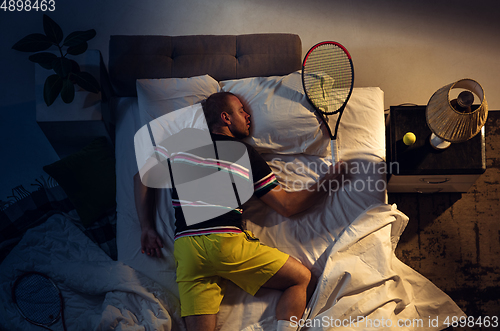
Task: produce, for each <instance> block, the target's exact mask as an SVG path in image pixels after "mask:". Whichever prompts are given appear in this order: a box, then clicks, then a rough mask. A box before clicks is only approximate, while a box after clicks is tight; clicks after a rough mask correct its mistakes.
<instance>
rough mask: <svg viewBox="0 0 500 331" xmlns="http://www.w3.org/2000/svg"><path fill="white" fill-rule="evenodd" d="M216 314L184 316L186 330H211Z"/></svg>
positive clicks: (213, 328) (213, 326)
mask: <svg viewBox="0 0 500 331" xmlns="http://www.w3.org/2000/svg"><path fill="white" fill-rule="evenodd" d="M216 317H217V315H215V314H210V315H192V316H186V317H184V320H185V321H186V327H187V330H188V331H213V330H215V322H216V319H217V318H216Z"/></svg>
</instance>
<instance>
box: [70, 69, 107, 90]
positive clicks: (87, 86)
mask: <svg viewBox="0 0 500 331" xmlns="http://www.w3.org/2000/svg"><path fill="white" fill-rule="evenodd" d="M71 76H72V77H74V79H75V81H76V83H77V84H78V86H80V87H81V88H82V89H84V90H85V91H89V92H92V93H99V91H100V90H101V87H100V86H99V82H98V81H97V79H95V78H94V76H92V75H91V74H89V73H88V72H85V71H81V72H78V73H73V74H72V75H71Z"/></svg>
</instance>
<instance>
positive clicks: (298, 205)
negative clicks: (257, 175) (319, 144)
mask: <svg viewBox="0 0 500 331" xmlns="http://www.w3.org/2000/svg"><path fill="white" fill-rule="evenodd" d="M344 168H345V167H344V165H343V163H341V162H338V163H337V164H335V166H333V165H332V166H330V167H329V168H328V172H327V174H326V175H325V176H324V177H323V178H322V179H321V180H320V181H319V182H317V183H316V184H314V185H313V186H312V187H309V188H307V189H304V190H301V191H295V192H287V191H285V190H283V188H282V187H281V186H277V187H275V188H274V189H272V190H271V191H269V192H268V193H266V194H265V195H263V196H262V197H261V198H260V199H261V200H262V201H263V202H264V203H265V204H267V205H268V206H270V207H271V208H273V209H274V210H275V211H277V212H278V213H279V214H281V215H283V216H285V217H290V216H292V215H295V214H298V213H300V212H302V211H304V210H306V209H308V208H309V207H310V206H311V205H312V204H313V203H315V202H316V201H317V199H318V198H319V197H320V196H321V195H323V194H325V187H324V186H323V184H324V183H327V182H328V181H329V180H335V179H336V178H337V177H339V176H341V175H342V173H343V171H344ZM327 187H328V185H327ZM326 191H328V189H326Z"/></svg>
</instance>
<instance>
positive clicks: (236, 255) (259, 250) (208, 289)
mask: <svg viewBox="0 0 500 331" xmlns="http://www.w3.org/2000/svg"><path fill="white" fill-rule="evenodd" d="M174 256H175V261H176V263H177V284H178V285H179V295H180V300H181V315H182V317H184V316H191V315H201V314H216V313H217V312H218V311H219V306H220V303H221V301H222V297H223V296H224V290H225V279H228V280H230V281H232V282H233V283H235V284H236V285H238V286H239V287H241V288H242V289H243V290H245V291H246V292H248V293H250V294H251V295H255V293H257V291H258V290H259V289H260V287H261V286H262V285H264V284H265V283H266V282H267V281H268V280H269V279H270V278H271V277H272V276H273V275H274V274H275V273H276V272H277V271H278V270H279V269H280V268H281V267H282V266H283V265H284V264H285V262H286V261H287V259H288V254H285V253H283V252H281V251H279V250H278V249H276V248H272V247H269V246H266V245H264V244H262V243H260V242H259V241H258V240H249V239H248V238H247V236H246V235H245V233H220V234H208V235H201V236H190V237H181V238H178V239H177V240H175V243H174Z"/></svg>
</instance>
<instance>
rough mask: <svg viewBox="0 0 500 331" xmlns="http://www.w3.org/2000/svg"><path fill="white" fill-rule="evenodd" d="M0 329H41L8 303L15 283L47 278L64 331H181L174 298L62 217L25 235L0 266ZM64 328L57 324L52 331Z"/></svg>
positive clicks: (180, 322) (58, 322) (47, 222)
mask: <svg viewBox="0 0 500 331" xmlns="http://www.w3.org/2000/svg"><path fill="white" fill-rule="evenodd" d="M0 270H1V271H0V301H1V302H2V305H1V306H0V325H1V326H2V327H3V329H5V330H23V331H25V330H40V327H38V326H35V325H33V324H31V323H29V322H27V321H26V320H24V318H23V317H22V316H21V315H20V313H19V311H18V310H17V308H16V306H15V305H14V303H13V301H12V298H11V287H12V284H13V282H14V280H15V278H16V277H17V276H19V275H21V274H23V273H24V272H27V271H38V272H41V273H44V274H46V275H48V276H49V277H50V278H51V279H52V280H53V281H54V282H55V283H56V284H57V286H58V287H59V289H60V290H61V292H62V295H63V297H64V305H65V308H64V315H65V322H66V326H67V329H68V330H86V331H88V330H184V325H183V324H182V321H181V320H180V318H179V317H178V316H180V306H179V302H178V299H177V298H176V297H175V296H174V295H172V294H171V293H169V292H168V291H167V290H166V289H165V288H163V287H161V286H160V285H159V284H157V283H156V282H154V281H152V280H151V279H150V278H148V277H147V276H146V275H143V274H141V273H139V272H137V271H136V270H134V269H132V268H131V267H129V266H127V265H125V264H123V263H121V262H116V261H113V260H112V259H111V258H109V257H108V256H107V255H106V254H105V253H104V252H103V251H102V250H101V249H100V248H99V247H98V246H97V245H96V244H94V243H93V242H92V241H91V240H90V239H89V238H88V237H86V236H85V235H84V234H83V232H81V231H80V230H79V229H78V228H77V227H76V226H75V225H74V224H73V223H72V222H71V220H69V219H67V218H66V217H65V216H64V215H54V216H52V217H51V218H50V219H48V220H47V221H46V222H45V223H44V224H42V225H40V226H38V227H36V228H33V229H31V230H29V231H28V232H26V234H25V236H24V237H23V239H22V240H21V242H20V243H19V244H18V245H17V246H16V247H15V248H14V249H13V250H12V252H11V253H10V254H9V256H7V257H6V259H5V260H4V261H3V262H2V264H1V265H0ZM51 327H52V328H53V329H58V328H60V329H62V324H61V321H60V320H58V321H57V322H56V323H55V324H54V325H52V326H51Z"/></svg>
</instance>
